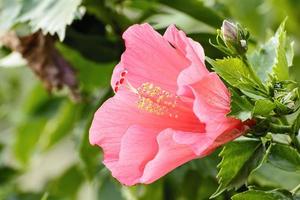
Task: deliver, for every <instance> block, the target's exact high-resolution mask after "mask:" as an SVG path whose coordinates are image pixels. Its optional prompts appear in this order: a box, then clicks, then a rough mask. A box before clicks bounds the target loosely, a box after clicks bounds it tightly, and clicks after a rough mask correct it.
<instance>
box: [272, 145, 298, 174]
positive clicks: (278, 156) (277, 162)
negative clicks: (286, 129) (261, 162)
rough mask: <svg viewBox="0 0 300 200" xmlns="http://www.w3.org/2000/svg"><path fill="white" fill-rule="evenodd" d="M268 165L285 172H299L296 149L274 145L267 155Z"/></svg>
mask: <svg viewBox="0 0 300 200" xmlns="http://www.w3.org/2000/svg"><path fill="white" fill-rule="evenodd" d="M268 161H269V163H270V164H272V165H274V166H275V167H278V168H280V169H283V170H286V171H291V172H294V171H299V172H300V155H299V153H298V152H297V151H296V149H294V148H292V147H290V146H288V145H285V144H274V145H273V146H272V148H271V152H270V155H269V160H268Z"/></svg>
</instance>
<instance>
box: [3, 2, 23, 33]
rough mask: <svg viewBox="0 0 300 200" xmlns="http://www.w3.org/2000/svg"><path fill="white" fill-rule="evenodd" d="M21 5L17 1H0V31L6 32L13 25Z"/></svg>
mask: <svg viewBox="0 0 300 200" xmlns="http://www.w3.org/2000/svg"><path fill="white" fill-rule="evenodd" d="M21 8H22V5H21V4H20V3H19V1H18V0H1V1H0V10H1V12H0V30H1V31H8V30H9V29H10V28H11V27H12V26H13V25H14V23H15V20H16V18H17V17H18V15H19V13H20V11H21Z"/></svg>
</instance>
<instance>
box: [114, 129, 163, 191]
mask: <svg viewBox="0 0 300 200" xmlns="http://www.w3.org/2000/svg"><path fill="white" fill-rule="evenodd" d="M158 132H159V131H157V130H155V129H150V128H144V127H141V126H138V125H136V126H131V127H130V128H129V129H128V130H127V131H126V133H125V134H124V136H123V137H122V142H121V149H120V154H119V161H118V162H117V164H116V165H115V166H114V167H113V168H111V171H112V175H113V176H114V177H115V178H117V179H118V180H119V181H120V182H121V183H123V184H125V185H134V184H136V183H138V182H139V178H140V177H141V176H142V174H143V170H144V167H145V164H146V163H147V162H148V161H149V160H152V159H153V157H154V156H155V154H156V152H157V150H158V144H157V141H156V136H157V134H158Z"/></svg>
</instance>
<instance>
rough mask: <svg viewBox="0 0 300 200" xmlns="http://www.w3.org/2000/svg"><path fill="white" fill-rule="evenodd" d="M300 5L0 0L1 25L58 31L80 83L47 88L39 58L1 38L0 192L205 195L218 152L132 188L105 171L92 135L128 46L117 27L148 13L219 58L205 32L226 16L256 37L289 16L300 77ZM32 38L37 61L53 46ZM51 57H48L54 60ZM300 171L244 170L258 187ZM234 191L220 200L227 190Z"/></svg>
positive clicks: (59, 45) (113, 199) (288, 0)
mask: <svg viewBox="0 0 300 200" xmlns="http://www.w3.org/2000/svg"><path fill="white" fill-rule="evenodd" d="M299 10H300V1H298V0H251V1H250V0H249V1H245V0H181V1H180V0H82V1H80V0H0V33H1V34H2V35H5V33H6V32H7V31H8V30H14V31H15V32H17V34H18V35H21V36H25V35H28V34H32V33H34V32H36V31H37V30H38V29H40V28H42V29H43V31H44V32H45V33H46V32H50V33H52V32H54V31H56V32H58V35H59V38H58V37H57V36H55V37H52V38H51V40H52V39H54V41H55V42H54V43H53V44H54V45H55V46H54V48H53V49H55V50H53V51H55V52H56V51H57V52H59V58H60V59H63V60H65V61H67V62H68V63H69V65H71V66H72V67H73V68H74V69H75V71H76V72H75V73H74V76H75V78H76V81H77V85H76V87H73V86H72V87H71V86H70V84H69V85H68V84H65V83H63V85H66V87H64V88H63V89H62V90H58V89H52V93H51V94H50V92H49V91H47V89H46V88H45V84H44V85H43V82H44V83H45V82H47V80H45V77H42V78H38V77H37V76H36V75H35V74H34V73H33V72H32V70H31V69H32V68H29V67H28V65H29V66H30V65H31V64H33V65H36V63H34V62H32V61H28V58H27V61H28V62H26V56H24V57H25V59H22V57H21V56H20V54H17V53H15V52H11V51H10V50H9V49H8V48H6V47H4V46H2V47H1V50H0V200H2V199H3V200H23V199H24V200H35V199H42V198H44V199H58V200H60V199H61V200H69V199H70V200H71V199H78V200H94V199H100V200H101V199H103V200H160V199H165V200H189V199H191V200H194V199H197V200H206V199H209V196H210V195H211V194H212V193H213V192H214V191H215V190H216V188H217V186H218V184H217V180H216V178H215V176H216V173H217V168H216V166H217V163H218V162H219V158H218V157H217V154H218V152H215V153H214V154H212V155H211V156H209V157H207V158H204V159H199V160H195V161H192V162H189V163H188V164H186V165H184V166H182V167H179V168H178V169H176V170H174V171H173V172H172V173H170V174H169V175H167V176H165V177H164V178H162V179H160V180H159V181H157V182H155V183H154V184H151V185H147V186H145V185H139V186H135V187H130V188H129V187H124V186H122V185H121V184H119V183H118V182H117V181H115V180H114V179H113V178H112V177H111V175H110V173H109V171H108V170H107V169H105V168H104V166H103V165H102V164H101V151H100V149H99V148H97V147H92V146H90V144H89V143H88V129H89V126H90V123H91V119H92V116H93V114H94V112H95V111H96V109H97V108H98V107H99V105H101V103H102V102H103V101H104V100H106V99H107V98H108V97H110V96H111V95H112V92H111V89H110V85H109V83H110V76H111V72H112V69H113V67H114V66H115V65H116V63H118V61H119V59H120V55H121V53H122V51H123V50H124V47H123V41H122V38H121V36H122V32H123V31H124V30H125V29H126V28H127V27H128V26H130V25H132V24H135V23H143V22H148V23H150V24H151V25H153V26H154V27H155V28H156V29H157V30H158V31H160V32H162V33H163V31H164V30H165V28H166V27H167V26H168V25H170V24H176V26H177V27H179V28H180V29H182V30H184V31H185V32H186V33H187V34H188V35H189V36H190V37H192V38H194V39H195V40H196V41H199V42H200V43H201V44H202V46H203V47H204V49H205V52H206V55H207V56H209V57H211V58H217V57H218V58H221V57H222V56H223V55H222V53H221V52H219V51H218V50H216V49H214V48H213V47H212V46H211V45H210V44H209V42H208V41H209V38H210V39H212V40H214V38H215V34H216V29H217V28H219V27H220V26H221V24H222V20H223V19H229V20H233V21H236V22H239V23H240V24H242V25H243V26H244V27H247V28H248V29H249V31H250V33H251V39H252V41H253V43H252V44H251V45H252V46H254V45H259V44H260V43H262V42H264V41H265V40H266V39H267V38H268V37H269V36H270V35H271V34H272V33H274V30H276V28H277V27H278V25H279V24H280V22H281V21H282V20H283V19H284V18H285V17H286V16H288V21H287V31H288V35H289V37H290V38H291V39H292V40H294V41H295V45H294V47H295V60H294V65H293V67H291V68H290V70H291V75H292V76H293V78H294V79H295V80H297V81H299V82H300V68H299V65H300V49H299V47H300V31H299V28H300V13H299ZM71 22H72V23H71ZM69 23H71V25H70V26H66V25H67V24H69ZM64 33H65V34H64ZM64 35H65V36H64ZM42 37H43V36H42ZM15 39H16V38H15ZM59 39H61V40H62V39H63V40H62V41H61V40H59ZM35 45H36V46H35ZM25 46H26V45H25ZM37 46H38V44H36V43H31V44H30V45H29V46H26V48H28V49H27V51H29V52H33V54H38V56H37V57H36V58H35V61H36V62H37V63H38V64H40V65H42V64H41V63H43V60H40V59H41V58H42V57H43V56H46V57H47V56H48V57H49V55H48V54H51V52H52V50H51V49H50V50H48V51H47V48H48V46H47V45H46V46H44V47H40V48H42V49H44V50H45V49H46V50H45V51H42V53H41V52H40V51H37V50H36V49H38V47H37ZM15 50H16V49H15ZM17 50H18V49H17ZM250 51H251V46H250ZM52 53H53V52H52ZM23 55H24V54H23ZM48 57H47V58H48ZM51 58H53V57H50V58H49V59H50V60H49V59H46V61H47V62H48V63H50V64H51V62H52V61H51ZM26 63H28V64H26ZM46 66H47V65H46ZM31 67H32V66H31ZM52 67H53V66H52ZM54 67H55V66H54ZM58 81H62V79H58ZM68 86H69V87H68ZM68 88H69V89H68ZM48 90H49V88H48ZM78 90H80V95H79V94H78ZM74 93H75V94H74ZM76 95H77V96H76ZM72 96H73V97H72ZM282 180H288V181H282ZM299 180H300V174H299V173H298V174H297V173H291V172H289V173H287V172H283V171H281V170H280V169H277V168H275V167H271V166H269V165H268V164H264V166H263V167H262V169H260V170H258V171H256V172H255V173H254V174H252V175H251V176H250V182H252V183H255V184H256V185H257V186H259V187H261V188H271V187H273V186H274V187H281V188H285V189H288V190H290V189H291V188H293V187H295V185H297V183H299ZM243 189H245V188H241V189H240V190H241V191H243ZM232 194H233V192H226V193H224V194H222V195H221V196H220V197H218V198H217V199H220V200H221V199H224V200H225V199H230V196H231V195H232Z"/></svg>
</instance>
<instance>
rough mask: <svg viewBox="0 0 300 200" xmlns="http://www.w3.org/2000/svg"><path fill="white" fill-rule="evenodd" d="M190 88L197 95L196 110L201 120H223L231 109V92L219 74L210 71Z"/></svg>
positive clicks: (208, 121)
mask: <svg viewBox="0 0 300 200" xmlns="http://www.w3.org/2000/svg"><path fill="white" fill-rule="evenodd" d="M190 89H191V90H192V91H193V94H194V96H195V101H194V112H195V114H196V115H197V116H198V118H199V119H200V120H201V121H203V122H207V123H210V122H211V121H219V120H220V119H221V120H222V119H224V117H225V116H226V115H227V114H228V112H229V111H230V93H229V91H228V89H227V88H226V87H225V85H224V83H223V82H222V81H221V79H220V78H219V76H218V75H217V74H215V73H210V74H209V75H207V76H205V77H204V78H203V79H201V80H200V81H199V82H197V83H195V84H192V85H190Z"/></svg>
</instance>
